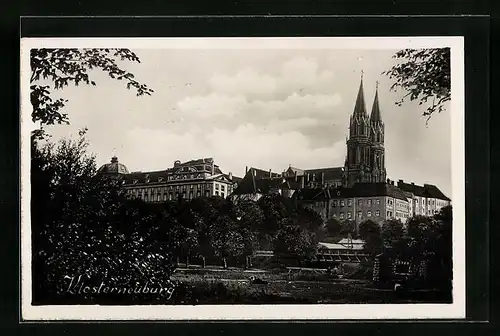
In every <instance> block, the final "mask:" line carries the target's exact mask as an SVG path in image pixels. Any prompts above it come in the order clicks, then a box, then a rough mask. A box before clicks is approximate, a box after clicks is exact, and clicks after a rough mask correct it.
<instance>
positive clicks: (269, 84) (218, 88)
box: [209, 68, 277, 98]
mask: <svg viewBox="0 0 500 336" xmlns="http://www.w3.org/2000/svg"><path fill="white" fill-rule="evenodd" d="M209 84H210V86H211V88H212V89H213V90H214V91H215V92H220V93H225V94H230V95H231V94H232V95H244V96H250V97H254V96H255V97H268V98H269V97H272V96H273V94H274V93H275V91H276V86H277V84H276V79H275V78H273V77H271V76H269V75H267V74H259V73H257V72H256V71H255V70H253V69H251V68H245V69H243V70H240V71H238V72H237V73H236V74H235V75H233V76H230V75H224V74H216V75H214V76H213V77H212V78H210V80H209Z"/></svg>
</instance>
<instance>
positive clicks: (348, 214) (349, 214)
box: [347, 211, 352, 219]
mask: <svg viewBox="0 0 500 336" xmlns="http://www.w3.org/2000/svg"><path fill="white" fill-rule="evenodd" d="M347 218H349V219H351V218H352V215H351V212H350V211H349V212H348V213H347Z"/></svg>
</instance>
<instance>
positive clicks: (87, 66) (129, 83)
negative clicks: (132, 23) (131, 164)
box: [30, 48, 154, 126]
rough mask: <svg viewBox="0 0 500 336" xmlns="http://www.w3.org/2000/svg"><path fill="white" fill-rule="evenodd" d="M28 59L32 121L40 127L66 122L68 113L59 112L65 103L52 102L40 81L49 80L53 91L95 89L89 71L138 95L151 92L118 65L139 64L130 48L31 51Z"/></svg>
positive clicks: (62, 101) (47, 90) (60, 100)
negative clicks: (80, 87) (101, 73)
mask: <svg viewBox="0 0 500 336" xmlns="http://www.w3.org/2000/svg"><path fill="white" fill-rule="evenodd" d="M30 56H31V57H30V64H31V78H30V83H31V94H30V98H31V103H32V105H33V112H32V120H33V122H37V121H39V122H40V124H41V125H42V126H43V125H53V124H62V123H65V124H68V123H69V122H68V116H67V114H65V113H62V112H61V110H62V109H63V108H64V106H65V103H67V100H66V99H62V98H61V99H58V100H53V99H52V98H51V97H50V94H51V91H50V86H48V85H44V86H42V85H37V84H36V83H37V82H38V81H40V80H47V79H49V80H51V81H52V82H53V83H54V89H56V90H59V89H62V88H64V87H66V86H68V85H69V84H70V83H73V84H74V85H75V86H78V85H79V84H81V83H83V84H87V85H93V86H95V85H96V82H95V81H94V80H92V79H91V78H90V76H89V74H88V72H89V71H90V70H93V69H100V70H102V71H104V72H106V73H107V74H108V75H109V77H111V78H113V79H116V80H120V81H124V82H125V83H126V84H125V85H126V87H127V89H135V90H136V94H137V96H142V95H151V93H152V92H154V91H153V90H152V89H150V88H149V87H147V85H145V84H141V83H140V82H139V81H137V80H136V79H135V77H134V74H132V73H130V72H128V71H126V70H123V69H122V68H120V67H119V66H118V64H117V61H118V60H120V61H129V62H137V63H140V60H139V58H138V57H137V55H136V54H135V53H133V52H132V51H130V50H129V49H107V48H104V49H32V50H31V55H30Z"/></svg>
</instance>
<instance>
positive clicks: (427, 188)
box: [398, 180, 451, 201]
mask: <svg viewBox="0 0 500 336" xmlns="http://www.w3.org/2000/svg"><path fill="white" fill-rule="evenodd" d="M398 187H399V188H400V189H402V190H404V191H406V192H411V193H412V194H414V195H415V196H420V197H427V198H438V199H442V200H445V201H451V200H450V199H449V198H448V197H446V195H445V194H443V192H442V191H441V190H439V188H438V187H436V186H435V185H433V184H424V185H423V186H419V185H416V184H414V183H405V182H404V181H402V180H400V181H398Z"/></svg>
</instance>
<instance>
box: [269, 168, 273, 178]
mask: <svg viewBox="0 0 500 336" xmlns="http://www.w3.org/2000/svg"><path fill="white" fill-rule="evenodd" d="M271 177H273V173H272V172H271V169H269V178H271Z"/></svg>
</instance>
